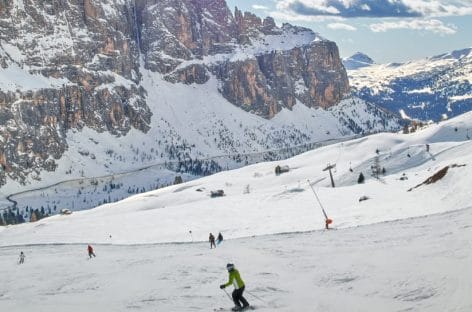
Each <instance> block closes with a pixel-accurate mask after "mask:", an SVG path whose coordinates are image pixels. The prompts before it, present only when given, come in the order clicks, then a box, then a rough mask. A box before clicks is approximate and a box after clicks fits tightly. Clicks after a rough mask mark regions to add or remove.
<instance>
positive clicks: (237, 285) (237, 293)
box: [220, 263, 249, 311]
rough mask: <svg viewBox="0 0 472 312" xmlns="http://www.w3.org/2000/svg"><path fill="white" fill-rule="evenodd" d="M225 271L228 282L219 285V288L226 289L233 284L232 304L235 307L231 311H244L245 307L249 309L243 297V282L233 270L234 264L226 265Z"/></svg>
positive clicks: (237, 272) (236, 271)
mask: <svg viewBox="0 0 472 312" xmlns="http://www.w3.org/2000/svg"><path fill="white" fill-rule="evenodd" d="M226 269H227V270H228V272H229V281H228V282H227V283H226V284H222V285H220V288H221V289H224V288H225V287H228V286H229V285H231V284H233V286H234V290H233V294H232V296H233V301H234V304H235V305H236V306H235V307H234V308H233V309H232V310H233V311H241V310H244V309H246V308H247V307H249V303H248V302H247V300H246V299H244V297H243V292H244V282H243V280H242V279H241V276H240V275H239V271H238V270H236V269H235V268H234V264H232V263H228V264H227V265H226ZM241 304H242V306H241Z"/></svg>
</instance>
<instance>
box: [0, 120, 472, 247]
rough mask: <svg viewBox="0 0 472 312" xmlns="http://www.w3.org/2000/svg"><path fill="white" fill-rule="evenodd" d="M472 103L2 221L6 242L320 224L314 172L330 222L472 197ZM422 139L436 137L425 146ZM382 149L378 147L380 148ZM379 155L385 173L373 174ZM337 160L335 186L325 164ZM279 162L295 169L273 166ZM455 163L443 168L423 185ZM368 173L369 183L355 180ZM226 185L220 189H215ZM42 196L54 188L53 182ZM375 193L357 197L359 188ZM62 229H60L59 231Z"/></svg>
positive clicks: (159, 237)
mask: <svg viewBox="0 0 472 312" xmlns="http://www.w3.org/2000/svg"><path fill="white" fill-rule="evenodd" d="M470 128H472V113H467V114H464V115H462V116H459V117H457V118H455V119H451V120H449V121H447V122H444V123H441V124H438V125H432V126H430V127H429V128H426V129H424V130H421V131H418V132H416V133H413V134H406V135H405V134H385V133H384V134H377V135H372V136H369V137H365V138H360V139H356V140H352V141H348V142H343V143H338V144H335V145H331V146H327V147H322V148H320V149H317V150H314V151H310V152H307V153H304V154H302V155H299V156H296V157H294V158H291V159H288V160H286V161H280V162H268V163H260V164H256V165H252V166H247V167H244V168H241V169H237V170H232V171H228V172H221V173H218V174H215V175H212V176H210V177H205V178H202V179H198V180H194V181H191V182H188V183H184V184H180V185H175V186H171V187H168V188H165V189H160V190H156V191H152V192H148V193H145V194H141V195H136V196H133V197H130V198H128V199H126V200H123V201H120V202H117V203H114V204H107V205H103V206H101V207H98V208H96V209H92V210H88V211H82V212H75V213H73V214H72V215H68V216H54V217H51V218H47V219H43V220H41V221H39V222H36V223H29V224H23V225H20V226H13V227H7V228H0V231H1V232H0V244H3V245H14V244H29V243H83V242H95V243H107V242H109V235H110V234H112V236H113V242H114V243H120V244H133V243H158V242H180V241H189V240H190V239H191V237H190V236H189V231H192V233H193V235H194V238H195V239H198V240H204V238H205V237H206V235H207V234H208V233H209V232H212V231H216V230H221V231H223V232H224V233H226V236H227V237H228V238H236V237H245V236H252V235H265V234H273V233H280V232H293V231H308V230H316V229H322V228H323V226H324V220H323V215H322V213H321V210H320V208H319V206H318V203H317V201H316V200H315V198H314V196H313V193H312V191H311V189H310V187H309V186H308V184H307V180H308V179H309V180H310V181H311V183H312V185H313V187H315V189H316V191H317V194H318V196H319V198H320V200H321V201H322V203H323V205H324V207H325V209H326V210H327V212H328V214H329V216H330V217H331V218H332V219H333V220H334V224H333V226H334V227H337V228H346V227H353V226H358V225H364V224H371V223H378V222H384V221H389V220H396V219H404V218H411V217H416V216H423V215H429V214H434V213H442V212H446V211H451V210H457V209H462V208H466V207H470V198H469V195H468V194H469V187H470V185H471V177H472V141H470V140H469V139H468V137H467V136H468V129H470ZM426 144H429V145H430V149H429V151H428V150H427V149H426ZM377 151H378V152H377ZM377 158H378V164H379V168H385V170H386V173H385V175H380V178H379V179H378V180H377V179H375V178H373V177H372V166H373V165H375V164H376V162H377V160H376V159H377ZM334 163H335V164H336V170H335V172H334V179H335V182H336V185H337V187H336V188H331V186H330V182H329V177H328V173H327V172H326V171H323V169H324V168H325V167H326V165H327V164H334ZM276 165H288V166H289V167H290V171H289V172H288V173H284V174H282V175H279V176H277V175H275V173H274V169H275V166H276ZM446 166H449V170H448V172H447V174H446V176H445V177H443V178H442V179H440V180H439V181H437V182H436V183H433V184H428V185H423V186H420V187H418V188H416V189H414V190H412V191H408V190H409V189H410V188H412V187H414V186H416V185H419V184H420V183H422V182H423V181H425V180H426V179H427V178H428V177H430V176H432V175H433V174H434V173H436V172H437V171H439V170H440V169H443V168H444V167H446ZM361 172H362V173H363V174H364V176H365V177H366V182H365V184H358V183H357V180H358V176H359V174H360V173H361ZM218 189H222V190H224V192H225V196H224V197H217V198H211V197H210V193H211V191H214V190H218ZM44 196H54V192H53V190H51V191H50V192H47V193H45V194H44ZM362 196H367V197H369V198H370V199H368V200H366V201H362V202H361V201H359V199H360V197H362ZM58 233H60V235H58Z"/></svg>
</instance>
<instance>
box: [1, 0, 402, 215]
mask: <svg viewBox="0 0 472 312" xmlns="http://www.w3.org/2000/svg"><path fill="white" fill-rule="evenodd" d="M0 30H1V32H0V33H1V35H0V65H1V68H0V102H1V103H2V105H1V107H0V164H1V167H0V185H1V188H0V192H2V193H3V197H6V196H7V195H14V196H12V197H11V201H4V202H3V203H4V204H5V205H11V204H12V203H15V201H16V199H15V198H18V196H16V195H19V194H18V193H20V192H24V191H29V190H36V191H34V192H29V193H22V194H21V195H22V198H25V197H28V196H30V197H31V200H29V201H28V202H24V203H18V205H19V206H21V207H24V208H26V206H30V207H28V209H29V208H31V205H34V208H35V209H39V208H41V206H42V208H43V210H45V211H46V213H47V212H49V210H51V213H53V212H54V211H55V210H56V211H57V210H58V209H60V208H63V207H69V208H72V207H71V206H72V205H74V207H73V208H74V209H83V208H90V207H94V206H96V205H97V204H99V203H103V202H109V201H114V200H117V199H121V198H123V197H126V196H129V195H130V194H134V193H136V192H142V191H143V190H150V189H155V188H156V187H160V186H162V185H167V184H169V183H172V182H173V181H174V179H175V178H176V176H178V175H183V176H184V180H188V179H191V178H194V177H195V176H202V175H207V174H210V173H214V172H218V171H220V170H222V169H226V168H235V167H240V166H242V165H245V164H249V163H253V162H257V161H260V160H269V159H273V160H274V159H280V158H283V157H288V156H291V155H294V154H296V153H299V152H301V151H304V150H307V149H310V148H311V147H312V146H313V144H315V143H316V142H319V141H323V140H330V139H334V138H339V137H343V136H350V135H355V134H365V133H370V132H378V131H390V130H395V129H398V127H399V120H398V118H396V117H395V116H393V115H392V114H390V113H388V112H385V111H384V110H382V109H379V108H377V107H376V106H374V105H370V104H368V103H365V102H364V101H362V100H359V99H356V98H348V91H349V84H348V80H347V75H346V71H345V69H344V67H343V65H342V62H341V60H340V58H339V53H338V49H337V46H336V44H335V43H334V42H331V41H329V40H326V39H324V38H322V37H321V36H319V35H318V34H316V33H314V32H313V31H311V30H308V29H306V28H301V27H296V26H292V25H289V24H284V25H283V26H281V27H278V26H276V25H275V23H274V21H273V19H271V18H266V19H263V20H262V19H260V18H259V17H257V16H255V15H253V14H251V13H248V12H245V13H243V12H241V11H239V10H237V9H236V10H235V12H234V13H233V12H231V11H230V10H229V9H228V7H227V5H226V3H225V1H223V0H205V1H196V0H178V1H174V0H172V1H160V0H159V1H156V0H146V1H145V0H136V1H134V0H104V1H96V0H84V1H75V0H63V1H60V2H54V3H49V2H31V1H23V0H14V1H7V2H1V3H0ZM74 183H76V185H80V187H81V191H78V190H76V193H79V194H75V195H79V197H80V195H81V194H80V193H83V192H84V191H85V193H89V192H94V193H95V194H97V196H88V197H86V198H85V197H84V196H81V197H80V203H79V202H78V201H77V200H69V199H66V198H68V196H69V195H67V196H66V195H65V194H63V193H62V192H61V187H62V185H70V184H74ZM43 187H50V188H49V190H53V191H54V192H56V194H60V196H59V195H57V196H54V198H51V197H49V198H47V197H48V196H52V195H51V193H50V192H49V191H46V192H43ZM82 187H83V188H84V189H82ZM110 189H112V192H111V193H110ZM46 194H47V195H46ZM15 205H16V203H15Z"/></svg>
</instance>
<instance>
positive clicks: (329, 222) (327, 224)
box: [325, 218, 333, 230]
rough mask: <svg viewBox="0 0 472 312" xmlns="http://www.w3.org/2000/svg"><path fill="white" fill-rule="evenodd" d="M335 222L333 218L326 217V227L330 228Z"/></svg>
mask: <svg viewBox="0 0 472 312" xmlns="http://www.w3.org/2000/svg"><path fill="white" fill-rule="evenodd" d="M331 223H333V220H332V219H330V218H326V221H325V226H326V229H327V230H328V229H329V225H330V224H331Z"/></svg>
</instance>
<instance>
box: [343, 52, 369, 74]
mask: <svg viewBox="0 0 472 312" xmlns="http://www.w3.org/2000/svg"><path fill="white" fill-rule="evenodd" d="M343 64H344V67H345V68H346V69H347V70H354V69H359V68H362V67H367V66H370V65H372V64H374V60H372V59H371V58H370V57H369V56H368V55H366V54H364V53H362V52H357V53H355V54H353V55H351V56H350V57H346V58H344V59H343Z"/></svg>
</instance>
